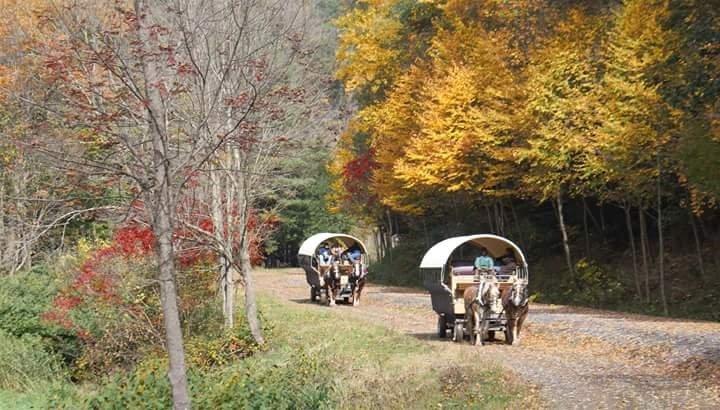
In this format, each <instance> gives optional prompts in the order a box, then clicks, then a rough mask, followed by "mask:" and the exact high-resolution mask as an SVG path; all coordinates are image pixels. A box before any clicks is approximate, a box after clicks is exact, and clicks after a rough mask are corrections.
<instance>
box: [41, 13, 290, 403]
mask: <svg viewBox="0 0 720 410" xmlns="http://www.w3.org/2000/svg"><path fill="white" fill-rule="evenodd" d="M296 11H297V9H295V12H296ZM296 16H297V14H294V12H293V10H289V9H285V8H283V7H281V6H280V5H279V4H275V3H272V2H258V3H246V2H240V1H231V0H229V1H224V2H211V3H208V2H195V1H170V2H163V3H152V4H151V3H149V2H145V1H143V0H137V1H135V2H134V3H133V4H132V7H125V6H123V5H118V4H115V3H112V4H110V3H106V2H102V3H97V2H75V3H72V4H70V5H67V6H62V7H60V6H58V7H56V8H54V9H53V10H52V11H51V13H47V14H46V19H47V23H48V24H50V25H51V27H52V28H53V29H54V30H55V31H54V33H53V34H54V35H53V37H51V38H47V39H46V40H45V42H44V45H43V47H41V48H39V49H38V50H37V52H38V54H39V55H40V56H42V58H43V59H44V63H45V67H46V68H47V72H46V78H47V80H48V81H49V82H50V85H51V87H52V88H51V89H52V90H53V92H54V94H55V95H56V96H57V97H56V98H55V99H53V100H52V101H50V102H43V106H44V107H45V108H46V109H47V110H48V111H49V112H50V113H52V114H53V115H55V116H57V118H59V119H60V120H61V121H62V122H63V124H65V125H66V126H67V127H70V128H71V129H72V130H73V133H72V135H69V136H67V137H66V139H65V140H66V142H68V143H72V144H67V145H63V148H64V150H63V151H59V150H57V149H55V147H56V146H57V145H52V146H51V145H49V144H48V145H44V146H43V149H44V151H45V152H46V153H47V154H48V155H51V156H53V157H54V158H56V159H57V160H59V162H60V163H61V164H63V165H64V166H65V167H67V168H72V169H76V170H81V171H86V172H90V173H94V174H99V175H104V176H108V177H114V178H126V179H128V180H129V181H132V183H133V184H134V192H135V194H136V195H137V197H138V198H139V199H140V200H141V201H142V205H143V209H144V210H145V212H146V216H147V220H148V221H149V223H150V226H151V227H152V230H153V233H154V236H155V240H156V245H155V252H156V256H157V263H158V276H157V280H158V284H159V287H160V293H161V300H162V307H163V313H164V315H163V317H164V321H165V333H166V335H165V336H166V346H167V350H168V354H169V357H170V370H169V377H170V382H171V386H172V392H173V402H174V406H175V408H189V406H190V398H189V396H188V391H187V379H186V370H185V361H184V353H183V341H182V332H181V328H180V319H179V316H178V309H177V295H178V292H177V289H176V282H175V276H176V267H175V260H176V249H175V248H174V244H173V235H174V232H175V228H178V227H181V226H182V221H181V220H180V218H179V213H178V209H179V206H180V204H181V203H182V199H183V197H184V196H183V195H184V193H185V192H186V188H187V185H188V183H189V181H190V180H191V179H192V178H193V177H194V175H196V173H197V172H198V171H199V170H200V169H202V168H203V167H205V166H206V165H207V164H208V163H209V161H210V159H211V158H212V157H213V156H214V155H215V154H216V153H217V152H218V150H219V149H221V148H222V147H224V146H225V145H226V144H227V143H228V142H229V141H234V142H235V143H236V144H242V143H243V141H247V139H248V138H254V136H253V135H254V133H255V132H256V131H257V130H258V129H259V123H258V119H256V118H252V115H253V114H254V113H256V110H258V109H259V108H261V107H263V104H265V103H267V102H268V101H267V100H268V98H271V97H272V94H273V93H274V92H276V91H277V90H276V89H275V86H276V85H277V79H278V78H279V77H282V76H283V75H284V73H285V66H284V65H283V64H284V63H285V62H286V61H287V60H285V59H281V60H274V58H275V57H277V56H276V54H275V53H274V52H273V51H274V50H277V49H281V48H287V49H290V50H297V44H298V40H299V38H300V37H299V35H298V33H297V31H296V30H295V26H294V22H295V21H296V20H295V18H296ZM263 118H264V117H262V116H260V117H259V119H260V120H262V119H263ZM86 136H91V137H93V138H94V139H96V140H99V141H101V142H102V145H103V147H104V148H105V149H104V150H103V151H102V152H100V153H93V152H90V151H88V150H84V149H83V147H82V145H79V144H78V143H77V141H78V140H81V139H82V138H85V137H86ZM244 209H247V208H244ZM240 229H247V226H246V225H244V226H242V227H240ZM248 286H252V284H251V283H249V282H247V283H246V287H248Z"/></svg>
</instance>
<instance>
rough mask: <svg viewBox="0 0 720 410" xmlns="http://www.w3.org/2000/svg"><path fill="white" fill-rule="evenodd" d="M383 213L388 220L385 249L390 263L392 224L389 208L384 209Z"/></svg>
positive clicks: (391, 254)
mask: <svg viewBox="0 0 720 410" xmlns="http://www.w3.org/2000/svg"><path fill="white" fill-rule="evenodd" d="M385 215H387V221H388V233H387V236H388V237H387V239H388V240H387V245H388V247H387V251H388V255H389V256H390V263H392V261H393V224H392V217H391V215H390V210H389V209H386V210H385Z"/></svg>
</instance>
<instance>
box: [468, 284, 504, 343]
mask: <svg viewBox="0 0 720 410" xmlns="http://www.w3.org/2000/svg"><path fill="white" fill-rule="evenodd" d="M463 299H464V300H465V318H466V321H465V323H466V324H467V332H468V334H469V335H470V344H473V345H477V344H478V343H480V344H484V342H485V340H486V339H487V338H488V321H487V319H488V318H489V316H490V313H495V314H497V315H499V314H500V313H502V303H501V299H500V288H499V287H498V284H497V279H496V278H495V277H494V276H491V277H483V278H482V279H481V281H480V284H479V285H478V286H471V287H469V288H467V289H465V292H464V293H463Z"/></svg>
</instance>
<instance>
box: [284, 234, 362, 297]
mask: <svg viewBox="0 0 720 410" xmlns="http://www.w3.org/2000/svg"><path fill="white" fill-rule="evenodd" d="M298 263H299V264H300V266H301V267H302V268H303V270H304V271H305V279H306V280H307V283H308V285H310V300H311V301H313V302H314V301H316V300H318V299H320V300H322V301H323V302H324V303H326V304H328V305H334V304H335V301H336V300H342V301H344V302H346V303H351V304H352V305H353V306H356V305H358V304H359V303H360V295H361V293H362V288H363V286H364V284H365V278H366V276H367V265H366V264H367V248H366V247H365V244H363V243H362V241H361V240H360V239H358V238H356V237H354V236H351V235H347V234H342V233H318V234H315V235H313V236H311V237H309V238H307V239H306V240H305V241H304V242H303V243H302V245H300V250H299V251H298Z"/></svg>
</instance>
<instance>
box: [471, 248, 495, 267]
mask: <svg viewBox="0 0 720 410" xmlns="http://www.w3.org/2000/svg"><path fill="white" fill-rule="evenodd" d="M494 264H495V261H493V258H492V257H490V256H489V255H488V251H487V249H486V248H485V247H482V248H480V256H478V257H477V258H475V263H474V264H473V266H474V267H475V269H474V270H475V272H474V273H479V272H492V270H493V265H494Z"/></svg>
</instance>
